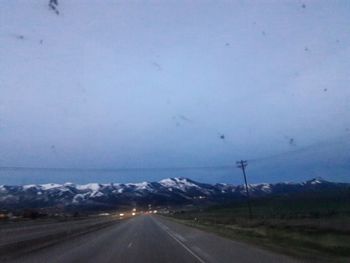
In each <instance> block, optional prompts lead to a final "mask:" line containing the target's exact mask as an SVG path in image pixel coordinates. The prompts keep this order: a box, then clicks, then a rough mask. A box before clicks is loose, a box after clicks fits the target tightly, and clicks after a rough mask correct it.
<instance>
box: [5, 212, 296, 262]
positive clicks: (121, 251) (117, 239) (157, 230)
mask: <svg viewBox="0 0 350 263" xmlns="http://www.w3.org/2000/svg"><path fill="white" fill-rule="evenodd" d="M11 262H18V263H29V262H32V263H34V262H35V263H40V262H50V263H55V262H64V263H69V262H87V263H89V262H94V263H96V262H99V263H104V262H113V263H116V262H117V263H118V262H120V263H133V262H146V263H147V262H150V263H167V262H171V263H190V262H191V263H198V262H199V263H204V262H207V263H211V262H220V263H226V262H230V263H232V262H242V263H246V262H259V263H265V262H266V263H273V262H276V263H277V262H278V263H281V262H282V263H283V262H287V263H289V262H300V261H296V260H294V259H291V258H289V257H286V256H283V255H278V254H274V253H272V252H268V251H265V250H262V249H259V248H256V247H253V246H250V245H247V244H243V243H239V242H236V241H232V240H228V239H225V238H222V237H219V236H217V235H214V234H211V233H207V232H204V231H201V230H198V229H194V228H191V227H188V226H184V225H182V224H178V223H175V222H173V221H171V220H169V219H165V218H163V217H160V216H151V215H141V216H137V217H134V218H131V219H128V220H125V221H123V222H120V223H117V224H113V225H111V226H108V227H105V228H103V229H99V230H96V231H94V232H90V233H87V234H85V235H81V236H78V237H74V238H72V239H70V240H66V241H62V242H60V243H57V244H55V245H51V246H49V247H46V248H41V249H39V250H36V251H33V252H30V253H27V254H25V255H22V256H20V257H18V258H15V259H12V260H11Z"/></svg>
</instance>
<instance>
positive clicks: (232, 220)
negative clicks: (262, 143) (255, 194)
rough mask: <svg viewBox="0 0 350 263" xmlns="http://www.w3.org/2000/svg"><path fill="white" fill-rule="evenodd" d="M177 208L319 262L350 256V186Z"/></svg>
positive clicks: (185, 216) (203, 224) (219, 229)
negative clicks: (348, 188) (200, 206)
mask: <svg viewBox="0 0 350 263" xmlns="http://www.w3.org/2000/svg"><path fill="white" fill-rule="evenodd" d="M251 204H252V210H253V217H252V218H249V213H248V208H247V203H246V202H245V201H236V202H233V203H230V204H225V205H216V206H212V207H208V208H198V209H193V210H187V211H177V212H175V213H173V214H172V216H173V218H174V219H176V220H177V221H180V222H182V223H185V224H188V225H191V226H195V227H198V228H201V229H205V230H208V231H212V232H215V233H218V234H220V235H223V236H225V237H229V238H232V239H239V240H243V241H246V242H250V243H254V244H256V245H258V246H262V247H267V248H270V249H273V250H276V251H279V252H282V253H285V254H289V255H292V256H295V257H299V258H308V259H310V260H311V261H315V262H350V191H349V190H344V191H340V192H339V191H338V192H322V193H320V192H318V193H307V194H305V193H304V194H299V195H294V196H292V197H291V196H278V197H276V196H275V197H270V198H259V199H254V200H252V202H251Z"/></svg>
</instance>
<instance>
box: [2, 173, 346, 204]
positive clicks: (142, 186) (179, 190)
mask: <svg viewBox="0 0 350 263" xmlns="http://www.w3.org/2000/svg"><path fill="white" fill-rule="evenodd" d="M340 187H342V188H343V187H349V184H342V183H333V182H328V181H325V180H322V179H320V178H317V179H312V180H310V181H306V182H303V183H277V184H250V185H249V186H248V188H249V191H250V194H251V196H252V197H264V196H268V195H286V194H291V193H300V192H308V191H319V190H327V189H338V188H340ZM245 195H246V192H245V187H244V185H237V186H235V185H230V184H215V185H211V184H203V183H198V182H195V181H193V180H190V179H187V178H168V179H164V180H161V181H159V182H142V183H128V184H117V183H110V184H98V183H90V184H85V185H78V184H73V183H65V184H41V185H33V184H32V185H22V186H10V185H2V186H0V206H1V207H2V208H5V209H10V208H24V207H26V208H27V207H55V206H63V207H72V206H74V207H100V208H103V207H104V208H108V207H118V206H124V205H147V204H154V205H175V204H177V205H183V204H198V203H218V202H222V201H229V200H233V199H239V198H244V197H245Z"/></svg>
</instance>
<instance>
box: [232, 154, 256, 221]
mask: <svg viewBox="0 0 350 263" xmlns="http://www.w3.org/2000/svg"><path fill="white" fill-rule="evenodd" d="M236 164H237V168H240V169H242V171H243V176H244V182H245V191H246V193H247V201H248V208H249V218H250V219H252V207H251V205H250V196H249V189H248V183H247V176H246V174H245V168H246V166H247V165H248V162H247V161H243V160H240V161H238V162H236Z"/></svg>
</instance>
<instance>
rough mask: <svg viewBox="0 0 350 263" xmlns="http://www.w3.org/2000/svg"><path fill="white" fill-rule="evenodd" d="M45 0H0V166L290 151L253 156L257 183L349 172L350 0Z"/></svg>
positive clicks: (213, 159)
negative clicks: (51, 0)
mask: <svg viewBox="0 0 350 263" xmlns="http://www.w3.org/2000/svg"><path fill="white" fill-rule="evenodd" d="M47 2H48V1H46V0H40V1H37V0H36V1H34V0H32V1H18V0H2V1H1V2H0V7H1V8H0V58H1V59H0V166H23V167H63V168H140V167H183V166H186V167H187V166H217V165H219V166H220V165H230V164H234V162H235V161H236V160H237V159H249V160H251V159H260V158H265V157H267V156H271V155H274V154H278V153H281V152H288V151H296V152H295V153H294V154H292V155H282V157H278V158H279V161H278V162H277V165H276V163H275V161H276V160H275V159H273V158H267V159H263V160H260V161H255V162H252V163H251V164H250V165H249V168H250V169H251V172H252V175H251V178H252V181H254V182H259V181H279V180H302V179H307V178H310V177H314V176H323V177H325V178H329V179H334V180H348V179H347V178H348V177H349V171H350V165H349V163H350V162H349V161H350V153H349V150H350V143H349V139H350V88H349V83H350V72H349V71H350V34H349V33H350V27H349V25H350V2H349V1H345V0H344V1H97V0H95V1H92V0H89V1H82V0H77V1H68V0H59V7H58V9H59V11H60V15H59V16H57V15H55V14H54V13H53V12H52V11H51V10H49V9H48V7H47ZM222 134H224V135H225V138H224V139H220V135H222ZM291 139H292V140H291ZM295 158H297V159H298V161H297V162H296V161H295ZM326 160H327V161H326ZM326 164H327V165H326ZM235 172H237V171H235ZM238 172H239V171H238ZM28 174H29V173H28ZM168 175H169V173H165V172H164V171H162V172H154V173H153V172H147V173H138V175H137V177H135V175H133V174H129V173H128V174H127V175H123V176H122V177H118V176H119V175H118V176H115V177H113V176H112V177H111V178H108V180H109V181H111V180H112V181H120V180H121V181H138V180H158V179H160V178H162V177H168ZM170 175H171V176H183V175H184V176H188V177H191V176H192V178H195V179H198V180H201V181H210V182H214V181H231V179H232V177H234V176H233V175H232V172H231V171H210V172H208V171H206V172H199V171H195V172H194V171H190V172H188V171H187V172H183V171H182V172H171V173H170ZM238 175H239V173H237V176H238ZM9 176H10V175H9V174H8V173H7V172H4V171H0V184H1V183H2V182H1V180H3V182H5V183H7V182H12V183H16V180H17V179H14V178H15V177H16V176H15V175H11V176H10V177H9ZM26 176H27V177H26V178H27V179H26V180H28V182H29V181H30V182H31V181H34V182H35V181H38V182H39V181H40V182H42V181H43V180H44V181H45V180H48V181H50V180H55V181H65V180H71V181H74V180H75V181H77V182H79V181H86V180H87V179H86V178H87V177H86V175H81V174H79V175H78V174H76V175H70V176H68V177H64V176H63V175H62V176H58V177H44V179H43V178H41V179H39V177H40V176H38V175H31V176H29V175H26ZM9 178H10V179H9ZM21 178H22V177H21ZM28 178H29V179H28ZM88 178H89V179H88V180H93V181H99V180H100V179H101V180H102V181H106V180H107V179H105V178H104V177H103V178H102V177H101V175H96V176H95V177H94V176H92V177H88ZM136 178H137V179H136ZM9 180H10V181H9ZM11 180H12V181H11ZM13 180H14V181H13ZM18 180H19V179H18ZM18 180H17V181H18ZM21 180H22V181H21ZM23 180H24V179H23V178H22V179H20V180H19V181H18V182H20V183H22V182H23ZM235 180H236V179H235ZM239 180H241V178H239ZM239 180H238V181H239ZM238 181H237V182H238ZM26 182H27V181H26Z"/></svg>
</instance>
